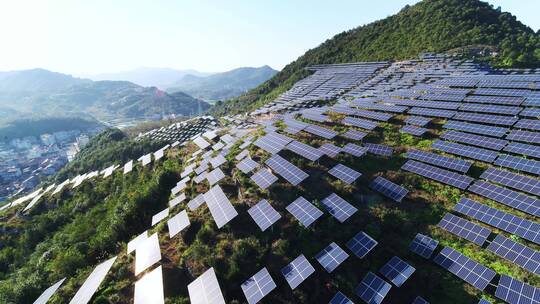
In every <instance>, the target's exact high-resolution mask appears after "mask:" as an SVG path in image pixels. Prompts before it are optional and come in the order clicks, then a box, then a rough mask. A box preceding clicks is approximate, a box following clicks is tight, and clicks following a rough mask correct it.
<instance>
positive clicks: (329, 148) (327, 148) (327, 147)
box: [319, 143, 341, 158]
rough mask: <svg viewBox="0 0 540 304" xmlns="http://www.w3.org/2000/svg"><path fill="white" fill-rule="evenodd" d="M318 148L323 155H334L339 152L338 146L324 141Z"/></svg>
mask: <svg viewBox="0 0 540 304" xmlns="http://www.w3.org/2000/svg"><path fill="white" fill-rule="evenodd" d="M319 150H321V152H323V153H324V154H325V155H327V156H329V157H332V158H334V157H336V156H337V155H338V154H339V153H340V152H341V148H340V147H338V146H335V145H333V144H331V143H325V144H323V145H321V146H320V147H319Z"/></svg>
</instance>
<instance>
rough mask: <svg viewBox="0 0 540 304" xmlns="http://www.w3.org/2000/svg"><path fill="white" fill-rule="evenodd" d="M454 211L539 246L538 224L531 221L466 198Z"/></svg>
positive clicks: (539, 227)
mask: <svg viewBox="0 0 540 304" xmlns="http://www.w3.org/2000/svg"><path fill="white" fill-rule="evenodd" d="M454 210H455V211H457V212H460V213H462V214H465V215H467V216H470V217H472V218H474V219H477V220H479V221H482V222H484V223H486V224H488V225H491V226H493V227H495V228H498V229H501V230H503V231H506V232H509V233H512V234H515V235H517V236H520V237H522V238H524V239H526V240H529V241H531V242H534V243H536V244H540V224H538V223H535V222H533V221H529V220H526V219H524V218H521V217H518V216H515V215H513V214H510V213H507V212H504V211H501V210H498V209H495V208H492V207H489V206H486V205H483V204H480V203H478V202H476V201H473V200H471V199H468V198H462V199H461V200H460V201H459V203H458V204H457V205H455V206H454Z"/></svg>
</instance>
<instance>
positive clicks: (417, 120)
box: [404, 116, 431, 127]
mask: <svg viewBox="0 0 540 304" xmlns="http://www.w3.org/2000/svg"><path fill="white" fill-rule="evenodd" d="M430 121H431V118H428V117H422V116H409V117H407V118H406V119H405V120H404V122H405V123H406V124H410V125H415V126H419V127H424V126H425V125H427V124H428V123H429V122H430Z"/></svg>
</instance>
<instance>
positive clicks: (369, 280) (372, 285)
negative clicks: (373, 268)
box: [356, 272, 392, 304]
mask: <svg viewBox="0 0 540 304" xmlns="http://www.w3.org/2000/svg"><path fill="white" fill-rule="evenodd" d="M390 288H392V286H391V285H390V284H388V283H386V282H385V281H384V280H383V279H381V278H379V277H378V276H377V275H375V274H373V273H372V272H368V274H367V275H366V276H365V277H364V279H363V280H362V282H360V284H359V285H358V286H357V287H356V294H357V295H358V296H359V297H360V298H361V299H362V300H363V301H364V302H366V303H368V304H380V303H382V301H383V300H384V297H386V294H388V292H389V291H390Z"/></svg>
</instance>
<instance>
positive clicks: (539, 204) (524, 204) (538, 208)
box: [469, 180, 540, 216]
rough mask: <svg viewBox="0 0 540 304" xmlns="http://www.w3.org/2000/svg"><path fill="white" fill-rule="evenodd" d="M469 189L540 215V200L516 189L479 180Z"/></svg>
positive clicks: (518, 208)
mask: <svg viewBox="0 0 540 304" xmlns="http://www.w3.org/2000/svg"><path fill="white" fill-rule="evenodd" d="M469 191H471V192H473V193H476V194H478V195H481V196H484V197H487V198H489V199H492V200H494V201H496V202H498V203H501V204H504V205H507V206H509V207H512V208H515V209H517V210H521V211H523V212H526V213H529V214H532V215H535V216H540V200H538V199H535V198H532V197H530V196H527V195H525V194H522V193H519V192H516V191H514V190H510V189H507V188H504V187H501V186H497V185H493V184H491V183H488V182H484V181H480V180H479V181H476V182H475V183H474V184H472V185H471V187H470V188H469Z"/></svg>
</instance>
